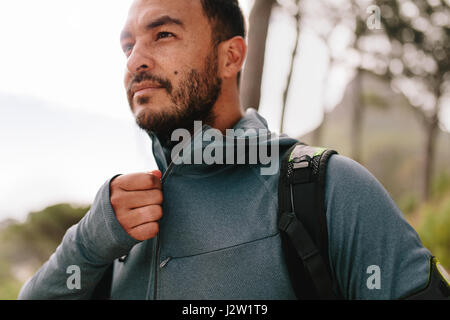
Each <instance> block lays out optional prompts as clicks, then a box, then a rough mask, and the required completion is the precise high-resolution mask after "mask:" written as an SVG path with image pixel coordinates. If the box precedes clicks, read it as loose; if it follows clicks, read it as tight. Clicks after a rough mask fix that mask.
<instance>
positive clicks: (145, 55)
mask: <svg viewBox="0 0 450 320" xmlns="http://www.w3.org/2000/svg"><path fill="white" fill-rule="evenodd" d="M154 65H155V62H154V60H153V58H152V57H151V56H150V54H149V51H148V50H144V48H141V47H138V46H135V47H134V48H133V51H132V52H131V55H130V56H129V57H128V61H127V69H128V72H130V73H131V74H135V73H139V72H142V71H146V70H151V69H153V67H154Z"/></svg>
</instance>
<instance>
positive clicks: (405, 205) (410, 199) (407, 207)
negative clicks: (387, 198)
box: [398, 194, 419, 215]
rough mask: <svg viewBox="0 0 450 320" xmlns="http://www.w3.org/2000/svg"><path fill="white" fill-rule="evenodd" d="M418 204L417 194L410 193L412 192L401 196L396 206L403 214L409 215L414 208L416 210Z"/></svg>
mask: <svg viewBox="0 0 450 320" xmlns="http://www.w3.org/2000/svg"><path fill="white" fill-rule="evenodd" d="M418 205H419V202H418V200H417V196H415V195H412V194H410V195H407V196H403V197H402V198H400V200H399V201H398V207H399V208H400V210H401V211H402V212H403V213H404V214H405V215H409V214H411V213H412V212H414V210H416V208H417V207H418Z"/></svg>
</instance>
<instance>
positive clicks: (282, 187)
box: [278, 143, 337, 299]
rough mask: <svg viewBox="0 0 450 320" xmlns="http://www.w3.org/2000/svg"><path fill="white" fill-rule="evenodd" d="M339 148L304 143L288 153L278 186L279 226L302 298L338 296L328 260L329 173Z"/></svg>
mask: <svg viewBox="0 0 450 320" xmlns="http://www.w3.org/2000/svg"><path fill="white" fill-rule="evenodd" d="M333 154H336V151H333V150H326V149H324V148H314V147H310V146H307V145H305V144H302V143H298V144H296V145H294V146H293V147H291V148H290V149H289V150H288V152H287V153H286V154H285V155H284V157H283V160H282V164H281V170H280V180H279V186H278V199H279V200H278V201H279V205H278V211H279V212H278V213H279V215H278V216H279V220H278V226H279V229H280V233H281V239H282V246H283V251H284V256H285V260H286V264H287V268H288V271H289V275H290V278H291V283H292V286H293V289H294V291H295V294H296V296H297V298H298V299H336V298H337V297H336V295H335V294H334V292H333V285H332V280H331V279H332V278H331V269H330V262H329V259H328V232H327V220H326V211H325V210H326V209H325V175H326V166H327V163H328V160H329V158H330V157H331V156H332V155H333Z"/></svg>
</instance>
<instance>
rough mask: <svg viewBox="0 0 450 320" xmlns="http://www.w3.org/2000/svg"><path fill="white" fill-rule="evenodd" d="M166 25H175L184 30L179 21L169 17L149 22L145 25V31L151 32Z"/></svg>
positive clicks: (182, 24)
mask: <svg viewBox="0 0 450 320" xmlns="http://www.w3.org/2000/svg"><path fill="white" fill-rule="evenodd" d="M166 24H175V25H178V26H180V27H182V28H183V29H184V23H183V22H182V21H181V20H179V19H176V18H172V17H170V16H162V17H161V18H158V19H156V20H155V21H152V22H150V23H149V24H147V26H146V27H145V29H147V30H151V29H154V28H158V27H160V26H163V25H166Z"/></svg>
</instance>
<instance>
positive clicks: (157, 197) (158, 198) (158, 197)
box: [153, 190, 163, 204]
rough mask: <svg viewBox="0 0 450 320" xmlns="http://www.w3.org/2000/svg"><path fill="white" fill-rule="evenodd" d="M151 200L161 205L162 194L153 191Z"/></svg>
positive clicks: (158, 191)
mask: <svg viewBox="0 0 450 320" xmlns="http://www.w3.org/2000/svg"><path fill="white" fill-rule="evenodd" d="M153 200H154V201H155V203H156V204H162V202H163V193H162V191H161V190H155V191H154V195H153Z"/></svg>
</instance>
